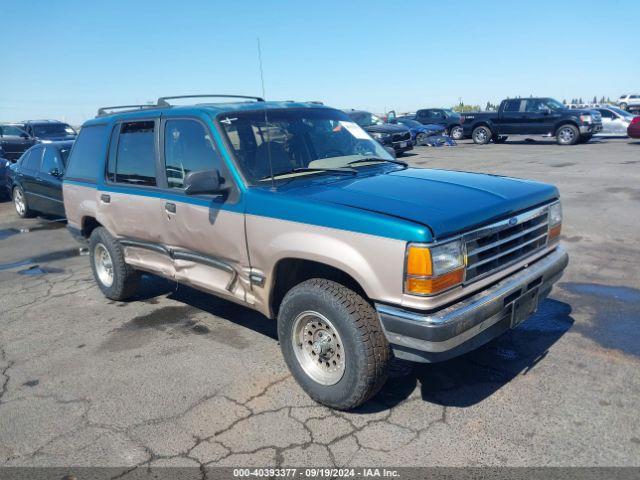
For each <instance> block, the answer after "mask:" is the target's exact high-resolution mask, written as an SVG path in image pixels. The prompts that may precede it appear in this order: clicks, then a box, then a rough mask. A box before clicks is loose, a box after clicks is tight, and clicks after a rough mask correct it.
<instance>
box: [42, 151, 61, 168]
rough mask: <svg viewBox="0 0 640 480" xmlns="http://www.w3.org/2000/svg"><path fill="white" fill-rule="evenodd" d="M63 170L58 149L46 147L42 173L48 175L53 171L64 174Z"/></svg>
mask: <svg viewBox="0 0 640 480" xmlns="http://www.w3.org/2000/svg"><path fill="white" fill-rule="evenodd" d="M62 168H63V167H62V159H61V158H60V152H59V151H58V149H57V148H55V147H45V149H44V156H43V157H42V166H41V167H40V171H41V172H43V173H47V174H48V173H50V172H51V171H52V170H57V171H58V172H62Z"/></svg>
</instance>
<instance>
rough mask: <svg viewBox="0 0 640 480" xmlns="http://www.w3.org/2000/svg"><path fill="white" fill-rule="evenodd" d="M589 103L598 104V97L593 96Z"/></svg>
mask: <svg viewBox="0 0 640 480" xmlns="http://www.w3.org/2000/svg"><path fill="white" fill-rule="evenodd" d="M591 103H598V97H596V96H595V95H594V96H593V102H591Z"/></svg>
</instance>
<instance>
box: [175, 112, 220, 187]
mask: <svg viewBox="0 0 640 480" xmlns="http://www.w3.org/2000/svg"><path fill="white" fill-rule="evenodd" d="M164 161H165V171H166V174H167V184H168V186H169V188H183V185H184V177H185V176H186V175H187V174H188V173H189V172H192V171H199V170H213V169H214V168H217V169H218V170H220V157H219V156H218V152H217V151H216V149H215V147H214V146H213V139H212V138H211V135H210V134H209V132H208V131H207V130H206V129H205V128H204V126H203V125H202V124H201V123H200V122H197V121H195V120H168V121H167V122H166V123H165V127H164Z"/></svg>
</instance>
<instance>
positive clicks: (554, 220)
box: [548, 202, 562, 242]
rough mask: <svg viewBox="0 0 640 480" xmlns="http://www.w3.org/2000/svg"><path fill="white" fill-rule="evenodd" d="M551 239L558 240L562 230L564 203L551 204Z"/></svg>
mask: <svg viewBox="0 0 640 480" xmlns="http://www.w3.org/2000/svg"><path fill="white" fill-rule="evenodd" d="M548 218H549V241H550V242H551V241H558V240H559V238H560V231H561V230H562V204H561V203H560V202H556V203H553V204H551V205H549V217H548Z"/></svg>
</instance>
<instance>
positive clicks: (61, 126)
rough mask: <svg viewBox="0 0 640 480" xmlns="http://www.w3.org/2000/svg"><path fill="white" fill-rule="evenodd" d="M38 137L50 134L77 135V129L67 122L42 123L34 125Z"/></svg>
mask: <svg viewBox="0 0 640 480" xmlns="http://www.w3.org/2000/svg"><path fill="white" fill-rule="evenodd" d="M33 131H34V133H35V136H36V137H46V136H50V135H75V134H76V131H75V130H74V129H73V128H71V126H70V125H67V124H66V123H42V124H37V125H34V126H33Z"/></svg>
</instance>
